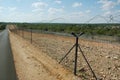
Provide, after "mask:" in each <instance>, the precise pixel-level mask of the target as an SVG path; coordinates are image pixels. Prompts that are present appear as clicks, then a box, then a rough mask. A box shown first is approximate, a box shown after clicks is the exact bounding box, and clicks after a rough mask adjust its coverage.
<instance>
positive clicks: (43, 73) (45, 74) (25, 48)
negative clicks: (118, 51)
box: [10, 32, 81, 80]
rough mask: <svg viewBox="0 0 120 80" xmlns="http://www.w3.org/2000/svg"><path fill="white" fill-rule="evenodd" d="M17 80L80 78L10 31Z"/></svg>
mask: <svg viewBox="0 0 120 80" xmlns="http://www.w3.org/2000/svg"><path fill="white" fill-rule="evenodd" d="M10 42H11V46H12V51H13V56H14V62H15V67H16V71H17V75H18V79H19V80H81V79H80V78H78V77H76V76H74V75H73V74H72V73H71V72H70V71H69V70H67V69H66V68H64V67H63V66H62V65H60V64H58V63H57V62H56V61H55V60H54V59H52V58H51V57H49V56H48V55H46V54H45V53H44V52H42V51H41V50H40V49H39V48H38V47H37V46H35V45H34V44H30V42H28V41H26V40H25V39H23V38H21V37H20V36H18V35H16V34H13V33H11V32H10Z"/></svg>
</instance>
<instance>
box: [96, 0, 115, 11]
mask: <svg viewBox="0 0 120 80" xmlns="http://www.w3.org/2000/svg"><path fill="white" fill-rule="evenodd" d="M98 3H101V4H102V7H101V8H102V9H103V10H110V9H112V8H114V7H115V5H116V3H115V2H113V1H110V0H99V1H98Z"/></svg>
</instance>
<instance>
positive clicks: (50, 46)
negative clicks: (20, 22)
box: [12, 32, 120, 80]
mask: <svg viewBox="0 0 120 80" xmlns="http://www.w3.org/2000/svg"><path fill="white" fill-rule="evenodd" d="M18 33H19V35H20V36H21V37H23V39H22V40H27V41H26V43H27V42H30V38H31V37H30V35H31V34H30V33H29V32H24V35H22V34H21V32H18ZM12 35H15V34H12ZM32 35H33V36H32V39H33V42H32V45H34V46H36V47H35V48H34V49H36V48H39V50H40V51H41V53H44V55H46V54H47V55H49V56H50V57H51V58H52V59H53V60H56V61H57V63H58V62H59V61H60V60H61V58H62V57H63V56H64V55H65V54H66V53H67V51H68V50H69V49H70V48H71V47H72V46H73V45H74V43H75V39H74V37H65V36H58V35H52V34H38V33H33V34H32ZM15 37H16V36H15ZM15 37H13V38H15ZM19 38H20V37H19ZM19 38H16V39H15V40H14V41H12V44H13V43H14V42H16V41H18V42H17V44H18V43H19V45H22V44H26V43H24V42H22V41H19ZM79 44H80V46H81V49H82V51H83V53H84V55H85V56H86V58H87V60H88V62H89V63H90V65H91V67H92V69H93V71H94V72H95V74H96V76H97V78H98V79H100V80H120V44H110V43H105V42H104V43H103V42H100V41H99V42H97V41H91V40H86V39H79ZM14 45H16V44H14ZM19 45H16V47H18V49H20V50H21V48H23V49H24V51H22V52H19V54H18V53H17V52H16V50H15V48H14V51H15V52H16V53H17V54H15V55H16V57H20V56H21V57H22V58H23V59H21V60H19V61H18V62H16V64H17V65H18V66H17V67H18V68H17V69H18V72H19V71H21V69H22V70H23V72H19V75H20V74H21V75H20V76H22V77H23V75H24V74H26V73H28V74H30V75H31V76H32V74H31V73H30V71H29V70H28V69H29V68H27V67H23V66H25V65H26V66H31V67H30V69H31V68H33V67H34V66H33V65H34V64H35V63H36V62H34V61H33V60H34V57H38V58H40V55H39V56H38V55H34V57H29V56H28V55H27V56H28V57H23V56H25V55H26V54H22V53H24V52H26V48H28V46H29V45H30V44H29V45H27V47H26V46H22V47H20V46H19ZM29 50H30V49H29ZM17 51H18V50H17ZM34 51H36V50H33V49H32V50H30V52H32V55H33V54H39V53H40V52H39V51H38V52H34ZM30 52H28V53H27V54H29V53H30ZM74 52H75V50H74V49H73V50H72V52H71V53H70V54H69V55H68V56H67V57H66V58H65V59H64V60H63V62H61V64H62V65H63V66H64V67H66V69H68V70H69V71H70V73H72V72H73V68H74ZM42 55H43V54H42ZM29 59H30V61H29ZM51 62H52V61H51ZM53 62H54V61H53ZM18 63H20V65H23V66H20V65H19V64H18ZM23 63H24V64H23ZM26 63H27V64H26ZM28 63H30V64H28ZM33 63H34V64H33ZM31 64H32V65H31ZM37 64H38V63H36V65H35V66H38V65H37ZM40 65H41V64H40ZM40 65H39V66H40ZM56 65H59V64H56ZM19 67H20V69H19ZM43 67H44V66H43ZM39 69H40V68H39ZM26 70H27V71H28V72H26ZM36 71H38V70H37V69H36ZM48 71H49V70H48ZM39 72H40V71H39ZM46 72H47V70H46ZM37 74H39V73H36V75H37ZM48 75H49V74H48ZM77 76H79V77H81V78H82V79H83V80H94V78H93V75H92V74H91V72H90V69H89V67H88V66H87V64H86V62H85V60H84V58H83V57H82V55H81V53H80V51H79V52H78V66H77ZM25 77H29V76H25ZM38 77H39V78H40V77H44V76H43V75H41V76H38ZM32 78H34V77H32ZM53 78H54V79H53ZM53 78H52V79H48V78H46V79H42V80H57V78H56V77H53ZM20 80H35V79H20ZM65 80H67V79H65ZM68 80H69V79H68Z"/></svg>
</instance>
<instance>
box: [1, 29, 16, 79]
mask: <svg viewBox="0 0 120 80" xmlns="http://www.w3.org/2000/svg"><path fill="white" fill-rule="evenodd" d="M0 80H17V77H16V72H15V67H14V62H13V56H12V51H11V48H10V43H9V36H8V30H7V29H6V30H4V31H2V32H1V33H0Z"/></svg>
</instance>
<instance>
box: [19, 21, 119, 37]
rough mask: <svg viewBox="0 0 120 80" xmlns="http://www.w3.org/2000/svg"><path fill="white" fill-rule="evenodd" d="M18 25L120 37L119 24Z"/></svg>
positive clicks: (28, 27)
mask: <svg viewBox="0 0 120 80" xmlns="http://www.w3.org/2000/svg"><path fill="white" fill-rule="evenodd" d="M17 26H18V27H20V28H27V29H30V28H32V29H37V30H43V31H52V32H64V33H71V32H75V33H80V32H84V33H85V34H88V35H108V36H119V37H120V24H62V23H18V24H17Z"/></svg>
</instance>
